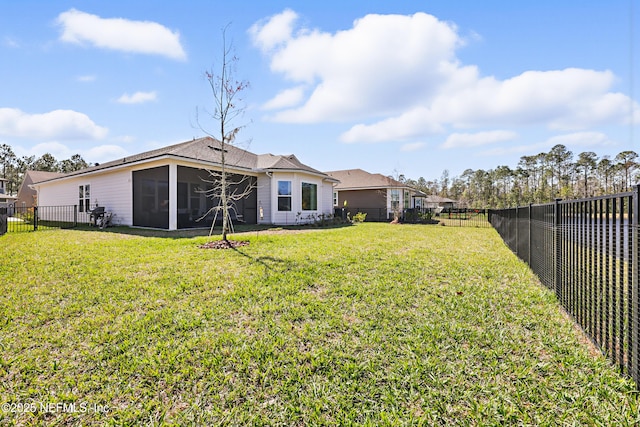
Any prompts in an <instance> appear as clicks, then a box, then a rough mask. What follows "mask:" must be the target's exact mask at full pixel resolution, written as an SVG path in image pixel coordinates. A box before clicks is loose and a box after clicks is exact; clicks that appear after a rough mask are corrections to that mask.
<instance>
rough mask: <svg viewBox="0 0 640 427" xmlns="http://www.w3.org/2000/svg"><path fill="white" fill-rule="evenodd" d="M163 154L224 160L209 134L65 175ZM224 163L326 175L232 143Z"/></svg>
mask: <svg viewBox="0 0 640 427" xmlns="http://www.w3.org/2000/svg"><path fill="white" fill-rule="evenodd" d="M164 156H172V157H181V158H184V159H186V160H196V161H199V162H204V163H209V164H212V165H219V164H221V161H222V159H221V158H222V150H221V143H220V141H218V140H216V139H214V138H211V137H208V136H207V137H204V138H198V139H193V140H191V141H186V142H181V143H179V144H174V145H169V146H167V147H162V148H158V149H155V150H151V151H145V152H144V153H140V154H134V155H132V156H128V157H124V158H122V159H118V160H114V161H111V162H106V163H102V164H100V165H96V166H92V167H89V168H86V169H82V170H79V171H75V172H71V173H69V174H66V175H64V176H74V175H82V174H85V173H90V172H95V171H100V170H105V169H109V168H113V167H117V166H122V165H126V164H130V163H136V162H140V161H145V160H152V159H154V158H160V157H164ZM225 163H226V164H227V165H229V166H231V167H233V168H236V169H246V170H253V171H257V170H263V171H269V170H301V171H305V172H311V173H316V174H320V175H325V176H326V174H324V173H323V172H320V171H318V170H316V169H313V168H312V167H309V166H307V165H305V164H303V163H302V162H300V160H298V159H297V158H296V156H294V155H288V156H279V155H273V154H262V155H257V154H254V153H251V152H249V151H247V150H243V149H241V148H238V147H235V146H233V145H229V144H227V145H226V147H225ZM50 179H55V178H50Z"/></svg>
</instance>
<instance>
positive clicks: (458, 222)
mask: <svg viewBox="0 0 640 427" xmlns="http://www.w3.org/2000/svg"><path fill="white" fill-rule="evenodd" d="M357 213H365V214H367V217H366V219H365V221H367V222H386V221H392V220H393V217H394V214H393V212H390V211H389V210H388V209H387V208H352V207H349V208H335V209H334V215H335V216H336V217H341V218H343V219H346V218H347V216H351V217H352V216H353V215H355V214H357ZM399 214H400V220H401V221H402V222H406V223H432V222H434V221H437V222H440V223H442V224H443V225H448V226H454V227H491V224H490V223H489V210H488V209H467V208H447V209H438V208H410V209H403V210H402V211H401V212H399Z"/></svg>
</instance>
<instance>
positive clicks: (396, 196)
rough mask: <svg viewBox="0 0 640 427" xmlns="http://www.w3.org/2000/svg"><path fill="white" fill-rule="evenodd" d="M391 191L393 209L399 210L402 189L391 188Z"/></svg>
mask: <svg viewBox="0 0 640 427" xmlns="http://www.w3.org/2000/svg"><path fill="white" fill-rule="evenodd" d="M389 191H390V193H391V209H392V210H394V211H397V210H398V209H399V208H400V190H395V189H393V190H389Z"/></svg>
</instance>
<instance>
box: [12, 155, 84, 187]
mask: <svg viewBox="0 0 640 427" xmlns="http://www.w3.org/2000/svg"><path fill="white" fill-rule="evenodd" d="M87 167H89V164H88V163H87V162H86V161H85V160H84V159H83V158H82V156H81V155H80V154H74V155H73V156H71V158H69V159H64V160H60V161H58V160H57V159H56V158H55V157H54V156H53V155H52V154H50V153H45V154H43V155H42V156H41V157H36V156H22V157H18V156H16V155H15V153H14V152H13V149H12V148H11V146H9V145H7V144H0V176H1V177H2V178H4V179H6V180H7V193H9V194H15V193H17V192H18V189H19V188H20V184H22V180H23V179H24V174H25V172H26V171H28V170H36V171H46V172H61V173H69V172H74V171H77V170H80V169H84V168H87Z"/></svg>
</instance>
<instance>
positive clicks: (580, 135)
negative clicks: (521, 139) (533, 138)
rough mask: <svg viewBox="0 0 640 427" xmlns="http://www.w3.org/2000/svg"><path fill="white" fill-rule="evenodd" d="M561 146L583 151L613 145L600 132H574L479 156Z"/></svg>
mask: <svg viewBox="0 0 640 427" xmlns="http://www.w3.org/2000/svg"><path fill="white" fill-rule="evenodd" d="M558 144H562V145H564V146H566V147H567V148H568V149H569V150H571V149H585V148H593V147H606V146H610V145H614V142H613V141H611V139H609V137H608V136H607V135H606V134H604V133H602V132H574V133H568V134H563V135H555V136H552V137H550V138H548V139H547V140H545V141H542V142H537V143H533V144H525V145H516V146H510V147H500V148H494V149H491V150H486V151H483V152H482V153H481V154H483V155H487V156H498V155H505V154H525V153H529V154H531V153H536V152H540V151H547V150H549V149H550V148H552V147H554V146H555V145H558Z"/></svg>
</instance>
